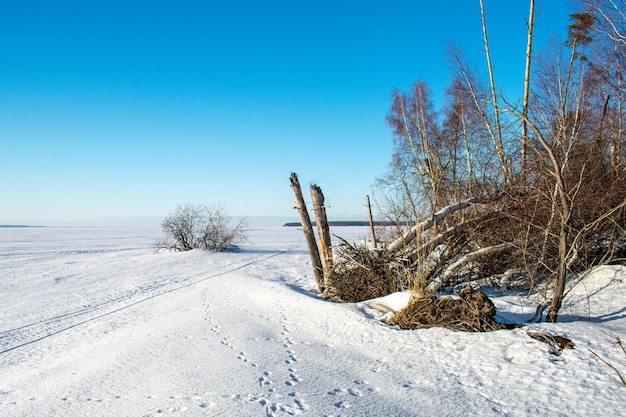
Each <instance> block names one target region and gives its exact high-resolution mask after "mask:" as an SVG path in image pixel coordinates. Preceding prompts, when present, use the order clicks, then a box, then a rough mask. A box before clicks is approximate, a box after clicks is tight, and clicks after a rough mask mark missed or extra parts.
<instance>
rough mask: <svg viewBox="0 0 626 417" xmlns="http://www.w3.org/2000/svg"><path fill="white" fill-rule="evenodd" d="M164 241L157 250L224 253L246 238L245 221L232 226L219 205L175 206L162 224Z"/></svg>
mask: <svg viewBox="0 0 626 417" xmlns="http://www.w3.org/2000/svg"><path fill="white" fill-rule="evenodd" d="M161 227H162V229H163V238H162V239H161V241H159V242H158V248H159V249H170V250H174V251H188V250H192V249H206V250H211V251H216V252H224V251H226V250H227V249H228V247H229V246H231V245H233V244H234V243H236V242H241V241H245V240H246V239H247V228H248V221H247V219H245V218H244V219H241V220H240V221H239V222H238V223H236V224H233V223H232V219H231V217H230V216H229V215H228V214H227V213H226V210H225V209H224V207H223V206H221V205H219V204H218V205H212V206H207V205H204V204H186V205H184V206H180V205H179V206H177V207H176V210H174V212H172V213H170V214H169V215H168V216H167V217H166V218H165V219H164V220H163V222H161Z"/></svg>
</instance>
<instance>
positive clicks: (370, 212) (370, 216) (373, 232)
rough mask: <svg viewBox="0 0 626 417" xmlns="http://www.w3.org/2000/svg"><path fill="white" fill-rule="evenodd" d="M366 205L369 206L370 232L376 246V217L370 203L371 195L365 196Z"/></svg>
mask: <svg viewBox="0 0 626 417" xmlns="http://www.w3.org/2000/svg"><path fill="white" fill-rule="evenodd" d="M365 205H366V206H367V217H368V218H369V220H370V234H371V235H372V245H374V248H376V231H375V230H374V218H373V217H372V205H371V204H370V196H369V195H366V196H365Z"/></svg>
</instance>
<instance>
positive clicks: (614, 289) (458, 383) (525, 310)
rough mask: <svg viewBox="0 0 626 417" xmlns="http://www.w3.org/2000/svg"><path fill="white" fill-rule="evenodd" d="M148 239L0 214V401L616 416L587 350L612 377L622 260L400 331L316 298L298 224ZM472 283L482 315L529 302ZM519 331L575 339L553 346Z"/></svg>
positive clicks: (142, 409) (112, 407)
mask: <svg viewBox="0 0 626 417" xmlns="http://www.w3.org/2000/svg"><path fill="white" fill-rule="evenodd" d="M332 232H333V233H335V234H337V235H339V236H342V237H344V238H347V239H348V240H356V239H360V238H363V237H364V236H366V235H367V230H366V229H365V228H358V227H357V228H354V227H350V228H335V229H334V230H332ZM159 237H160V230H159V229H157V228H154V229H151V228H137V229H132V228H124V229H116V228H23V229H0V317H1V320H0V415H1V416H38V417H39V416H286V415H310V416H340V415H341V416H432V415H436V416H466V415H472V416H530V415H532V416H626V387H624V386H623V385H622V382H621V381H620V379H619V376H618V374H617V372H616V371H615V370H614V369H611V368H610V367H609V366H608V365H606V364H605V363H603V362H602V361H601V360H600V359H599V358H598V357H596V356H594V355H593V354H592V352H591V351H593V352H595V353H596V354H597V355H599V356H600V357H601V358H603V359H604V360H606V361H607V362H609V363H611V364H612V365H613V366H614V367H615V368H616V369H617V370H619V371H620V372H621V373H622V375H626V355H625V354H624V352H623V351H622V348H621V347H620V346H619V344H616V343H615V342H616V337H619V338H621V339H622V340H626V268H623V267H619V266H606V267H601V268H598V269H597V270H596V271H594V273H592V274H591V275H590V276H589V277H588V278H586V279H585V280H584V281H583V282H581V283H580V284H579V285H577V286H576V287H575V288H574V289H573V290H572V291H571V293H570V294H569V295H568V297H567V298H566V300H565V306H564V308H563V310H562V314H561V321H560V322H559V323H557V324H547V323H541V324H532V325H528V326H526V327H524V328H520V329H516V330H502V331H497V332H490V333H464V332H458V331H452V330H447V329H442V328H432V329H424V330H401V329H399V328H396V327H393V326H390V325H388V324H386V323H384V322H381V321H379V320H377V319H378V318H379V317H380V316H381V315H382V314H383V312H381V311H378V310H376V309H373V308H371V307H369V306H368V303H366V302H363V303H356V304H338V303H332V302H327V301H324V300H322V299H320V297H319V294H318V292H317V290H316V288H315V281H314V278H313V273H312V270H311V264H310V259H309V255H308V252H307V249H306V243H305V240H304V236H303V235H302V231H301V230H300V229H298V228H291V227H272V228H258V229H254V230H252V231H251V232H250V241H249V242H248V243H246V244H242V245H240V246H239V248H238V249H237V250H236V251H234V252H229V253H210V252H204V251H191V252H185V253H173V252H159V253H155V251H154V245H155V242H156V241H157V240H158V239H159ZM490 295H491V296H492V297H493V300H494V303H495V304H496V306H497V307H498V316H499V318H500V320H503V321H508V322H524V321H525V320H528V319H529V318H530V317H532V316H533V314H534V312H535V307H536V304H535V303H534V302H533V301H532V300H531V299H529V298H526V297H523V296H518V295H501V296H498V294H496V293H490ZM402 297H404V299H405V300H406V297H405V296H402V295H399V296H398V295H396V296H392V297H391V300H392V302H390V304H391V305H392V307H394V308H395V307H397V303H398V300H402V299H403V298H402ZM380 302H381V303H384V302H385V301H384V300H383V301H380ZM530 330H538V331H549V332H552V333H555V334H558V335H562V336H566V337H569V338H571V339H572V340H573V341H574V343H575V344H576V349H574V350H564V351H563V352H562V354H561V355H560V356H556V355H553V354H551V353H550V347H549V346H548V345H547V344H545V343H543V342H540V341H538V340H535V339H532V338H530V337H529V336H528V334H527V332H528V331H530Z"/></svg>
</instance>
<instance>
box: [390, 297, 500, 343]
mask: <svg viewBox="0 0 626 417" xmlns="http://www.w3.org/2000/svg"><path fill="white" fill-rule="evenodd" d="M495 315H496V307H495V306H494V305H493V303H492V302H491V300H490V299H489V298H488V297H487V296H486V295H485V294H484V293H482V292H480V291H475V290H473V289H472V288H471V287H466V288H465V289H463V290H462V291H461V292H460V293H459V298H452V297H449V296H446V297H439V298H438V297H436V296H435V295H434V294H430V295H427V296H416V297H414V298H412V299H411V301H410V302H409V304H408V305H407V306H406V307H405V308H404V309H403V310H401V311H400V312H398V313H397V314H396V315H395V316H394V317H393V318H391V320H389V322H390V323H391V324H397V325H398V326H400V327H401V328H403V329H420V328H428V327H446V328H448V329H454V330H463V331H468V332H487V331H491V330H499V329H503V328H510V326H509V325H505V324H502V323H499V322H497V321H496V319H495Z"/></svg>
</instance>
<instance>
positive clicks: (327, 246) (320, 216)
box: [311, 184, 333, 287]
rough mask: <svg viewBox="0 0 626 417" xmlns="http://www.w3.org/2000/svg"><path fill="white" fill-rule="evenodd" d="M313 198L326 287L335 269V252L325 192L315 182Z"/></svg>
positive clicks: (312, 186) (312, 191) (312, 188)
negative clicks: (327, 215)
mask: <svg viewBox="0 0 626 417" xmlns="http://www.w3.org/2000/svg"><path fill="white" fill-rule="evenodd" d="M311 198H312V200H313V212H314V213H315V219H316V224H317V236H318V238H319V239H318V240H319V243H320V249H321V252H322V254H321V255H322V267H323V270H324V287H326V283H327V282H328V277H329V276H330V273H331V272H332V270H333V253H332V248H331V240H330V230H329V228H328V219H327V218H326V206H324V194H323V193H322V189H321V188H320V187H318V186H317V185H315V184H312V185H311Z"/></svg>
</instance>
